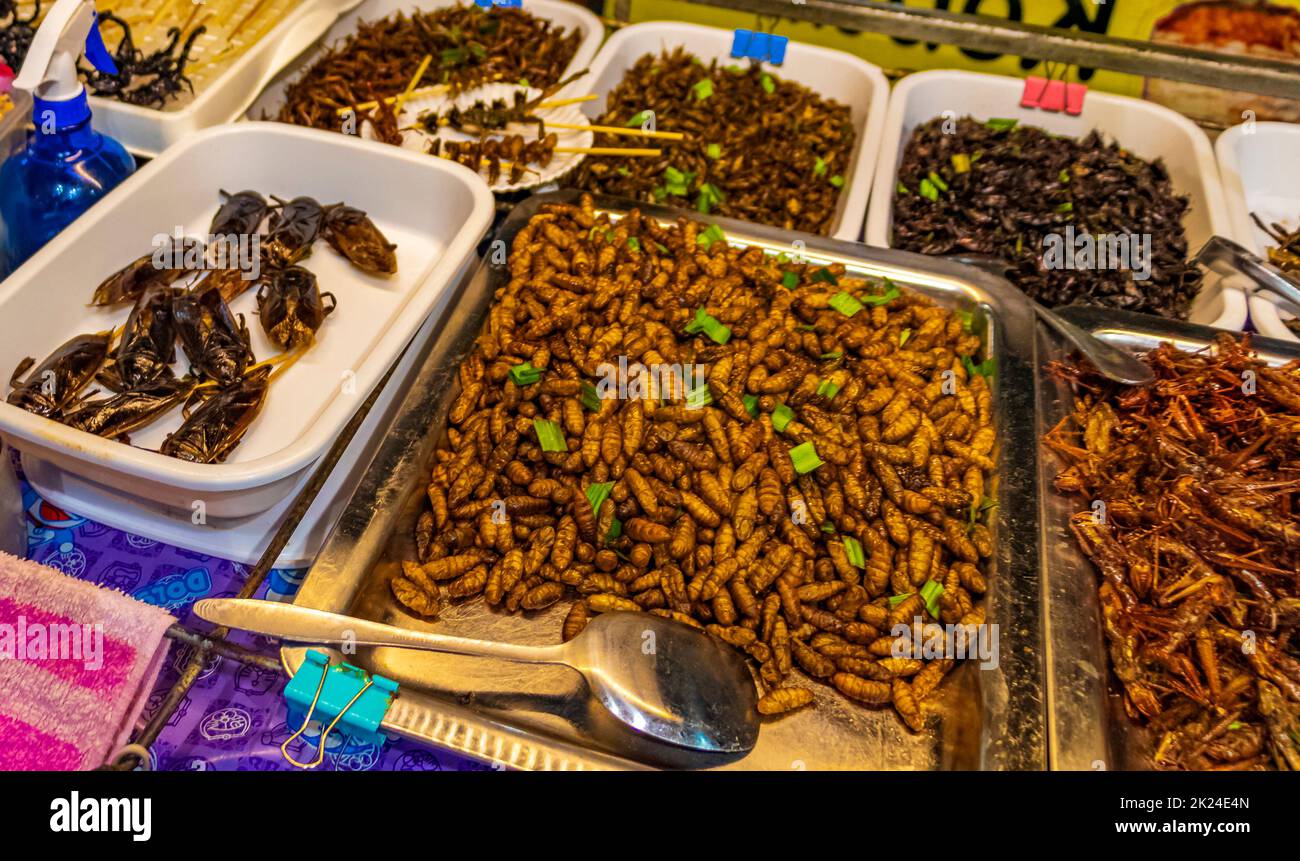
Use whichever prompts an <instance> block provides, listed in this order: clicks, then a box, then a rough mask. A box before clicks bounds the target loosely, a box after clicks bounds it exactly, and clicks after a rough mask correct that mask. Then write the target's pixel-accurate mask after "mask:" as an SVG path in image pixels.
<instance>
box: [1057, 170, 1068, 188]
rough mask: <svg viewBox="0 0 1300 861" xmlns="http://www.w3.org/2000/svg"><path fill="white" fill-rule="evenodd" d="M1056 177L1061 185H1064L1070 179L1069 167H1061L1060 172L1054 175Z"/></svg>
mask: <svg viewBox="0 0 1300 861" xmlns="http://www.w3.org/2000/svg"><path fill="white" fill-rule="evenodd" d="M1056 178H1057V179H1058V180H1060V182H1061V184H1062V185H1065V184H1066V183H1068V182H1069V181H1070V169H1069V168H1066V167H1063V168H1061V172H1060V173H1058V174H1057V175H1056Z"/></svg>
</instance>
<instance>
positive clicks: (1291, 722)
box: [1045, 334, 1300, 770]
mask: <svg viewBox="0 0 1300 861" xmlns="http://www.w3.org/2000/svg"><path fill="white" fill-rule="evenodd" d="M1146 360H1147V362H1148V363H1149V364H1150V365H1151V367H1152V369H1153V370H1154V371H1155V372H1156V381H1155V382H1154V383H1153V384H1151V385H1149V386H1146V387H1144V388H1140V389H1136V388H1123V387H1118V386H1115V385H1114V384H1111V383H1108V382H1106V381H1105V380H1104V379H1103V378H1102V377H1101V376H1100V375H1099V374H1097V373H1096V371H1095V370H1093V369H1092V368H1091V367H1090V366H1087V365H1086V364H1080V363H1075V362H1063V363H1058V364H1056V365H1054V366H1053V371H1054V373H1055V374H1056V375H1057V376H1058V377H1059V378H1061V379H1064V380H1067V381H1069V382H1070V383H1071V384H1072V385H1073V387H1074V390H1075V404H1074V410H1073V413H1072V414H1071V415H1070V416H1068V417H1067V418H1066V419H1065V420H1063V421H1062V423H1061V424H1060V425H1058V426H1057V427H1056V428H1054V429H1053V430H1052V432H1051V433H1049V434H1048V435H1047V437H1046V440H1045V442H1046V444H1047V446H1048V447H1049V448H1050V449H1051V450H1052V451H1054V452H1055V453H1056V454H1057V455H1058V456H1059V458H1060V460H1061V462H1062V464H1063V467H1062V469H1061V471H1060V472H1059V474H1058V475H1057V477H1056V488H1057V489H1058V490H1059V491H1061V492H1063V493H1067V494H1070V495H1072V496H1077V497H1079V498H1080V500H1085V501H1086V503H1084V504H1086V506H1087V507H1086V508H1085V509H1084V510H1081V511H1080V512H1079V513H1077V514H1075V515H1074V516H1073V517H1072V518H1071V521H1070V528H1071V530H1072V531H1073V533H1074V535H1075V538H1076V539H1077V541H1078V543H1079V547H1080V549H1081V550H1082V551H1083V553H1084V554H1085V555H1086V556H1088V557H1089V558H1090V559H1091V560H1092V562H1093V564H1094V565H1095V566H1096V569H1097V574H1098V577H1099V587H1098V595H1099V599H1100V605H1101V615H1102V624H1103V626H1104V630H1105V633H1106V639H1107V643H1108V645H1109V651H1110V659H1111V669H1112V671H1113V672H1114V675H1115V678H1116V679H1117V680H1118V683H1119V684H1118V688H1119V690H1120V691H1121V692H1122V695H1123V702H1124V708H1125V711H1126V712H1127V713H1128V716H1129V717H1130V718H1131V719H1132V720H1134V721H1136V722H1138V723H1140V724H1142V725H1144V726H1146V727H1148V728H1149V729H1150V730H1151V731H1152V736H1153V738H1154V747H1153V749H1151V750H1150V759H1151V762H1152V763H1153V764H1154V765H1155V766H1156V767H1157V768H1162V769H1183V770H1219V769H1258V768H1268V767H1270V766H1271V767H1276V768H1280V769H1283V770H1287V769H1295V768H1296V767H1297V765H1300V743H1297V739H1298V738H1300V652H1297V647H1296V637H1295V634H1296V629H1297V627H1300V616H1297V614H1296V612H1295V610H1296V608H1297V606H1300V600H1298V599H1300V579H1297V575H1296V572H1297V571H1300V364H1298V363H1296V362H1292V363H1290V364H1288V365H1285V366H1282V367H1270V366H1268V365H1267V364H1265V363H1264V362H1263V361H1261V360H1260V359H1259V358H1258V357H1257V356H1255V355H1254V353H1252V351H1251V350H1250V347H1249V345H1248V344H1247V343H1245V342H1242V341H1239V340H1237V339H1235V338H1233V337H1232V336H1230V335H1227V334H1224V335H1220V336H1219V340H1218V341H1217V343H1216V344H1215V345H1214V348H1213V351H1212V352H1211V351H1206V352H1201V353H1186V352H1183V351H1181V350H1178V349H1176V348H1174V347H1173V346H1172V345H1170V344H1167V343H1166V344H1162V345H1161V346H1160V347H1158V348H1156V349H1155V350H1153V351H1151V352H1150V353H1148V354H1147V357H1146Z"/></svg>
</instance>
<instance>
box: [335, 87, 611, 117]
mask: <svg viewBox="0 0 1300 861" xmlns="http://www.w3.org/2000/svg"><path fill="white" fill-rule="evenodd" d="M450 89H451V86H450V85H449V84H430V85H429V86H427V87H420V88H419V89H417V90H415V91H414V92H412V93H411V95H410V96H408V98H411V99H422V98H424V97H425V96H438V95H441V94H443V93H445V92H447V91H449V90H450ZM398 98H399V96H389V97H388V98H386V99H376V100H374V101H370V102H361V103H360V104H356V105H347V106H346V107H342V108H339V109H338V110H336V111H335V113H337V114H338V115H339V116H342V115H343V114H346V113H348V112H349V111H371V110H374V109H375V108H377V107H379V105H380V103H381V102H382V103H384V104H388V105H391V104H392V103H393V102H396V101H397V99H398ZM596 98H599V96H578V97H577V98H573V99H556V100H554V101H550V102H542V103H541V104H540V105H538V106H537V107H538V109H539V110H545V109H548V108H562V107H564V106H565V105H574V104H577V103H579V102H590V101H591V100H593V99H596ZM548 125H549V123H548Z"/></svg>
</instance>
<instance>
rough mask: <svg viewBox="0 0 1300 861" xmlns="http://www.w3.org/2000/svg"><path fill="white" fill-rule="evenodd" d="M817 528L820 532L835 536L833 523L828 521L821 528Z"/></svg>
mask: <svg viewBox="0 0 1300 861" xmlns="http://www.w3.org/2000/svg"><path fill="white" fill-rule="evenodd" d="M818 528H819V529H821V531H822V532H825V533H827V534H828V535H834V534H835V524H834V523H831V522H830V521H829V520H827V521H826V522H825V523H823V524H822V525H821V526H819V527H818Z"/></svg>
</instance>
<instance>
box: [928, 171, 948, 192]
mask: <svg viewBox="0 0 1300 861" xmlns="http://www.w3.org/2000/svg"><path fill="white" fill-rule="evenodd" d="M929 179H930V182H932V183H934V187H935V188H937V189H939V190H940V191H947V190H948V183H946V182H944V181H943V177H941V176H939V174H937V173H935V172H934V171H930V176H929Z"/></svg>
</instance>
